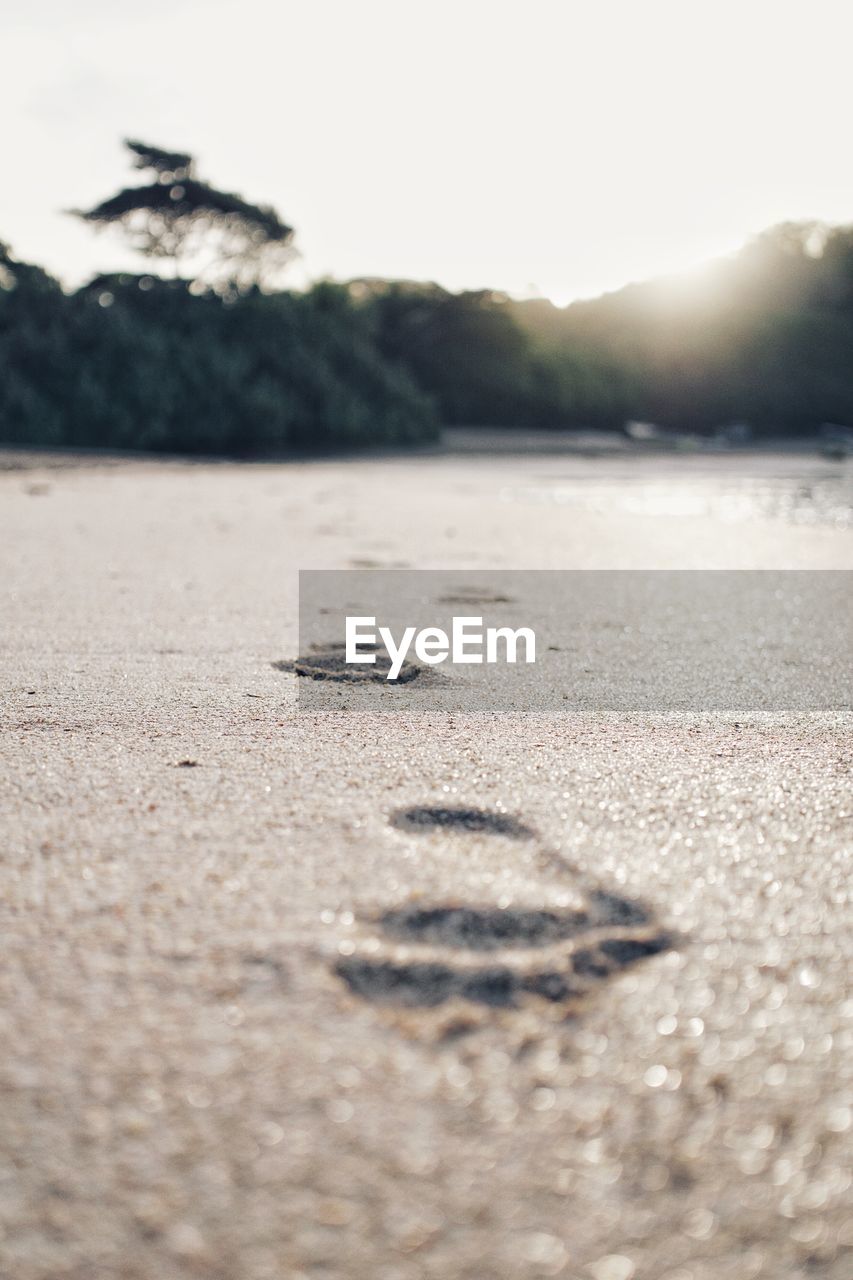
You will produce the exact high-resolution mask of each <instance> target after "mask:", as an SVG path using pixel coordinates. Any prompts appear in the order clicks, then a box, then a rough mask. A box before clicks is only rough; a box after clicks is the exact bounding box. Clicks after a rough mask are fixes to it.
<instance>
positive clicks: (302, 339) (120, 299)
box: [0, 250, 436, 456]
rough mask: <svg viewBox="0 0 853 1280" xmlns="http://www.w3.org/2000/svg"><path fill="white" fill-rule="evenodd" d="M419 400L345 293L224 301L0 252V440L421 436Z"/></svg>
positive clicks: (304, 442)
mask: <svg viewBox="0 0 853 1280" xmlns="http://www.w3.org/2000/svg"><path fill="white" fill-rule="evenodd" d="M435 431H436V419H435V416H434V412H433V409H432V406H431V404H430V402H429V401H428V399H427V398H426V397H425V396H424V395H423V394H422V393H421V392H420V391H418V390H417V388H416V387H415V385H414V384H413V383H412V381H411V379H410V378H409V377H408V376H407V374H406V373H405V372H404V371H403V370H402V369H398V368H395V367H394V366H392V365H390V364H389V363H388V362H387V361H385V360H384V359H383V357H382V356H381V354H380V353H379V351H378V350H377V348H376V346H375V344H374V342H373V339H372V337H371V334H370V331H369V327H368V325H367V323H366V319H365V318H364V317H363V316H361V315H359V314H357V313H356V311H355V309H354V308H353V306H352V304H351V303H350V301H349V299H348V298H347V296H346V294H345V292H344V291H343V290H339V289H336V288H334V287H333V286H325V285H324V286H320V287H318V288H317V289H315V290H314V291H312V292H311V293H309V294H305V295H297V294H290V293H280V294H272V295H265V294H262V293H260V292H259V291H258V290H253V291H251V292H249V293H247V294H246V295H245V296H241V297H238V298H234V299H231V300H226V299H223V298H221V297H219V296H217V295H216V294H212V293H205V294H201V295H198V294H194V293H192V292H191V291H190V289H189V288H188V287H187V284H186V282H184V281H164V280H161V279H158V278H156V277H153V276H142V277H140V276H128V275H120V276H102V277H100V278H98V279H97V280H95V281H93V282H92V283H91V284H90V285H88V286H87V287H86V288H84V289H81V290H79V291H78V292H77V293H74V294H71V295H70V296H68V295H66V294H64V293H63V292H62V290H61V289H60V288H59V286H58V284H57V283H56V282H55V281H54V280H52V279H51V278H50V277H49V276H48V275H47V274H46V273H45V272H43V271H41V270H39V269H38V268H36V267H30V266H26V265H24V264H21V263H17V262H15V261H14V260H13V259H12V258H11V257H10V255H9V253H8V251H6V250H3V251H2V253H0V442H3V443H6V444H9V443H19V444H38V445H55V446H86V447H103V448H111V449H113V448H127V449H142V450H167V451H177V452H185V453H212V454H217V453H219V454H229V455H232V456H234V455H236V456H249V455H258V454H275V453H286V452H301V451H310V452H318V451H323V450H330V449H342V448H343V449H360V448H364V447H367V446H377V445H400V444H414V443H418V442H421V441H425V440H429V439H432V438H433V437H434V435H435Z"/></svg>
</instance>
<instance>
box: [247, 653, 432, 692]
mask: <svg viewBox="0 0 853 1280" xmlns="http://www.w3.org/2000/svg"><path fill="white" fill-rule="evenodd" d="M360 648H361V650H362V652H363V653H370V652H373V653H375V654H376V661H375V662H373V663H369V664H368V663H365V665H364V666H353V665H352V664H348V663H347V661H346V645H344V644H327V645H322V646H317V647H315V648H311V649H309V650H308V652H307V653H305V654H301V655H300V656H299V657H298V658H282V659H281V660H280V661H278V662H273V663H272V666H273V667H274V668H275V670H276V671H289V672H292V673H293V674H294V675H297V676H303V677H306V678H307V679H309V680H337V681H339V682H340V683H342V684H375V683H381V684H384V685H387V684H388V683H389V682H388V680H387V676H388V672H389V671H390V669H391V659H390V658H389V656H388V654H387V653H386V652H385V650H384V649H382V648H380V647H379V646H378V645H369V644H362V645H361V646H360ZM423 670H424V669H423V668H422V667H419V666H418V665H417V663H414V662H404V663H403V665H402V667H401V668H400V673H399V675H398V676H397V679H396V681H395V682H394V683H395V684H408V683H409V682H410V681H411V680H415V679H417V677H418V676H420V675H422V674H423Z"/></svg>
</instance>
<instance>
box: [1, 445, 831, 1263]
mask: <svg viewBox="0 0 853 1280" xmlns="http://www.w3.org/2000/svg"><path fill="white" fill-rule="evenodd" d="M71 461H73V465H71V464H70V463H71ZM4 462H5V465H6V467H7V469H6V470H5V471H2V473H0V570H1V571H2V577H0V581H2V584H3V585H2V591H3V605H2V617H3V631H2V637H3V659H2V661H3V672H4V675H3V684H4V690H5V693H4V707H3V713H4V714H3V735H2V773H0V826H2V864H0V886H1V888H0V902H2V913H3V940H4V947H3V953H4V964H3V966H2V971H0V972H2V983H3V999H2V1014H0V1017H2V1023H3V1026H2V1031H3V1044H4V1052H3V1055H2V1061H0V1085H2V1107H0V1144H2V1151H3V1164H2V1170H0V1275H2V1276H3V1277H4V1280H5V1277H9V1280H54V1278H58V1277H66V1278H73V1280H119V1278H121V1280H178V1278H180V1280H184V1278H185V1277H186V1278H189V1277H211V1278H212V1280H279V1278H285V1277H286V1278H287V1280H291V1278H293V1280H302V1278H303V1277H304V1278H305V1280H308V1278H309V1277H310V1280H337V1278H338V1277H340V1278H342V1280H343V1278H346V1280H420V1278H421V1277H423V1278H425V1280H426V1278H429V1280H432V1278H433V1277H435V1278H436V1280H438V1278H439V1277H440V1278H441V1280H448V1278H453V1280H456V1278H460V1280H461V1278H464V1280H492V1278H494V1280H528V1278H530V1280H533V1278H534V1277H545V1276H562V1277H566V1278H568V1280H750V1278H751V1277H765V1278H766V1280H789V1278H790V1280H793V1278H794V1277H796V1278H797V1280H815V1278H816V1277H817V1278H820V1280H841V1277H846V1276H848V1275H849V1274H850V1266H851V1262H850V1249H851V1246H853V1218H851V1215H850V1211H849V1207H848V1208H845V1205H846V1206H849V1203H850V1180H851V1175H850V1135H851V1094H850V1074H851V1067H850V1063H851V1061H853V1052H852V1051H853V1022H852V1021H851V1020H853V1000H851V998H850V995H849V990H848V985H847V974H848V972H849V964H850V941H849V939H850V927H849V921H850V914H849V897H848V884H849V881H848V878H847V866H846V861H845V854H846V852H847V851H849V845H850V812H851V790H850V772H849V771H850V761H851V736H850V728H851V725H850V716H849V715H842V714H832V713H828V712H825V713H820V714H817V713H814V714H811V715H808V716H804V715H793V714H792V715H790V716H787V717H785V716H782V717H779V716H777V717H775V718H774V717H772V716H771V717H767V716H764V717H762V716H746V717H744V718H742V719H736V718H734V717H733V716H731V715H724V714H721V713H718V714H713V715H712V714H707V715H701V714H696V715H693V716H690V717H685V718H684V719H683V720H682V721H681V722H680V723H674V722H673V721H672V719H671V718H667V717H661V718H660V719H659V720H658V721H656V719H655V717H654V716H649V715H646V716H630V715H622V716H615V715H604V714H602V715H601V716H597V717H596V716H592V717H590V716H585V717H563V718H558V717H552V718H550V719H548V718H543V717H541V716H540V717H524V716H517V717H514V716H508V715H503V716H495V717H492V718H485V719H484V717H482V716H479V717H478V716H464V715H463V716H458V717H452V716H451V717H448V716H447V715H446V714H444V715H439V714H437V713H431V712H430V711H429V709H425V708H424V707H423V706H419V705H417V703H416V702H413V703H412V710H411V713H404V714H399V715H396V716H394V717H388V716H380V715H372V714H370V712H364V711H362V712H359V714H358V715H356V716H353V715H350V714H349V713H346V712H343V711H342V712H340V713H337V714H336V713H332V712H330V713H325V714H321V713H313V714H306V713H305V712H304V711H303V712H301V713H299V714H298V715H297V713H296V711H295V690H296V685H297V681H298V680H299V679H300V677H299V676H298V675H297V674H296V673H295V672H293V671H287V670H281V669H277V668H276V667H275V666H274V665H273V664H274V663H277V662H282V661H285V662H288V661H292V660H293V659H294V658H296V657H297V656H298V655H297V652H296V649H297V642H296V571H297V569H298V568H309V567H312V568H346V567H370V566H372V565H375V566H379V567H401V566H411V567H433V568H464V569H466V570H467V571H470V572H471V573H472V574H474V575H476V570H477V569H485V568H517V569H533V568H740V567H743V568H799V569H815V570H818V569H827V568H835V569H838V568H845V569H849V568H851V567H853V539H851V508H852V507H853V504H852V503H851V497H852V496H853V480H851V470H850V464H843V463H828V462H824V461H822V460H820V459H817V458H812V457H810V456H808V455H798V456H793V455H787V456H786V455H781V454H780V455H771V456H767V455H764V456H762V455H758V454H755V455H738V456H735V455H722V456H719V457H704V456H696V457H685V458H678V457H674V458H663V457H645V458H640V459H632V458H625V457H622V456H619V455H613V456H602V457H576V456H571V455H564V456H551V455H549V454H548V453H546V452H543V453H537V454H536V455H534V456H531V457H528V458H523V457H520V456H516V455H514V454H513V453H512V452H511V451H504V452H502V453H501V454H500V455H498V456H495V457H493V458H488V457H483V456H478V455H477V454H472V453H465V454H464V455H463V454H458V453H457V454H451V455H448V456H442V455H436V456H425V457H421V458H416V459H398V458H378V459H365V460H361V461H347V462H337V461H328V462H317V463H300V464H275V465H272V464H271V465H265V466H260V465H259V466H254V465H252V466H236V465H230V464H204V465H189V464H184V463H180V462H159V461H153V460H151V461H145V460H135V461H121V460H118V461H116V460H112V461H110V460H103V459H97V458H94V459H82V460H81V459H76V460H68V459H61V458H56V459H53V458H50V457H47V456H25V455H8V454H7V455H5V458H4ZM13 463H14V464H15V469H12V464H13ZM843 657H844V655H839V662H841V661H842V660H843ZM416 685H417V682H413V684H412V685H411V686H410V687H411V689H412V690H414V689H415V688H416ZM404 696H408V694H406V693H405V692H404ZM460 810H461V811H462V813H463V814H467V815H468V816H467V818H465V817H463V818H461V819H460V818H458V811H460ZM429 813H432V814H436V813H438V814H439V815H441V814H444V815H445V816H444V817H443V818H442V817H439V818H438V819H436V820H433V819H431V818H429V817H424V814H429ZM454 813H457V819H454V818H453V817H452V815H453V814H454ZM448 814H450V815H451V816H450V817H448V816H447V815H448ZM501 911H503V912H508V913H509V914H508V915H505V916H504V917H503V918H501V917H499V915H498V913H499V912H501ZM501 930H503V934H502V933H501ZM649 939H651V940H654V941H655V945H652V946H651V947H650V948H649V949H647V951H646V953H643V954H641V953H639V952H638V951H637V948H638V947H640V949H641V950H642V946H641V944H642V942H643V940H645V941H648V940H649ZM657 943H660V945H657ZM419 966H420V967H419ZM424 966H426V973H427V976H426V977H424V971H423V967H424ZM413 969H414V970H415V971H416V972H415V977H414V978H413V979H411V980H410V978H411V973H412V970H413ZM495 971H500V972H502V973H503V975H504V976H503V977H498V978H496V977H495ZM348 973H349V974H350V975H353V974H355V975H356V976H357V979H358V980H356V981H350V980H349V979H348V977H347V974H348ZM365 974H367V975H368V976H367V978H366V979H365V978H364V975H365ZM442 974H443V975H444V976H443V977H442V976H441V975H442ZM553 974H557V975H561V980H562V981H563V982H564V984H565V989H561V988H559V987H558V986H555V985H554V980H552V978H550V977H549V975H553ZM567 974H568V975H569V978H567V976H566V975H567ZM401 975H402V976H401ZM407 975H409V976H408V977H407ZM430 975H431V976H430ZM507 975H508V976H507ZM569 979H570V981H569ZM436 983H438V986H436ZM442 983H443V984H444V985H443V986H442ZM569 987H570V988H571V989H569ZM425 997H426V998H425Z"/></svg>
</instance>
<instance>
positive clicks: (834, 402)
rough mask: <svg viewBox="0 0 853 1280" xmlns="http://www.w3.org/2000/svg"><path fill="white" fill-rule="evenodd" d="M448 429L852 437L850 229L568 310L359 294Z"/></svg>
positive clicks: (434, 294) (385, 343)
mask: <svg viewBox="0 0 853 1280" xmlns="http://www.w3.org/2000/svg"><path fill="white" fill-rule="evenodd" d="M350 289H351V291H352V293H353V296H354V298H355V299H356V300H357V301H358V304H359V306H360V307H362V308H363V309H365V310H366V311H367V312H368V313H369V315H370V316H371V321H372V324H373V326H374V331H375V333H376V339H377V343H378V345H379V347H380V349H381V350H382V351H383V352H384V354H385V355H386V356H388V357H389V358H390V359H393V360H395V361H399V362H400V363H402V364H403V365H404V366H405V367H406V368H407V369H408V370H409V371H410V373H411V374H412V375H413V377H414V378H415V379H416V380H417V381H418V382H419V383H420V385H421V386H422V387H423V388H424V390H426V391H428V392H429V393H430V395H432V396H434V397H435V399H436V401H437V403H438V405H439V409H440V412H441V416H442V419H443V420H444V421H445V422H450V423H460V424H468V425H484V426H485V425H514V426H521V427H584V426H603V427H608V426H609V427H620V426H622V425H623V424H624V422H625V421H626V420H628V419H642V420H646V421H651V422H654V423H657V424H659V425H660V426H662V427H664V428H668V429H672V430H676V431H685V432H698V433H703V432H704V433H707V432H710V431H714V430H715V429H718V428H721V427H725V426H727V425H728V424H730V423H733V422H747V423H749V424H751V426H752V428H753V429H754V430H755V431H756V432H757V433H758V434H785V433H796V432H800V433H802V432H811V431H814V430H815V429H816V428H818V427H819V426H820V425H821V424H822V423H825V422H833V423H839V424H842V425H844V424H846V425H848V426H853V227H834V228H827V227H822V226H820V225H817V224H814V223H806V224H786V225H783V226H781V227H778V228H774V229H773V230H771V231H769V232H767V233H765V234H764V235H763V236H760V237H758V239H757V240H756V241H754V242H753V243H752V244H750V245H748V246H747V247H746V248H745V249H744V250H742V251H741V253H739V254H737V255H735V256H734V257H732V258H731V259H728V260H725V261H723V262H720V263H717V264H714V266H713V267H712V268H710V269H709V270H708V272H707V273H706V274H705V275H704V276H698V277H696V278H688V279H686V280H684V281H681V280H671V281H653V282H650V283H648V284H638V285H630V286H629V287H627V288H625V289H622V290H620V291H619V292H618V293H613V294H608V295H606V296H604V297H602V298H598V299H595V300H594V301H590V302H577V303H575V304H573V305H572V306H570V307H567V308H565V309H562V310H561V309H559V308H557V307H554V306H552V305H551V303H549V302H547V301H543V300H541V299H539V300H534V301H529V302H514V301H512V300H510V299H509V298H507V297H505V296H503V295H501V294H497V293H493V292H480V293H467V294H460V295H453V294H450V293H448V292H447V291H446V290H444V289H441V288H439V287H438V286H437V285H419V284H410V283H406V282H383V281H375V280H361V281H354V282H353V283H352V284H351V285H350Z"/></svg>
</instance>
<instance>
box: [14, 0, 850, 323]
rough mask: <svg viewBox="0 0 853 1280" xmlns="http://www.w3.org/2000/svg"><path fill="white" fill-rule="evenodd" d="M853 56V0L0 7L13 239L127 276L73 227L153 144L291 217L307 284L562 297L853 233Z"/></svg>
mask: <svg viewBox="0 0 853 1280" xmlns="http://www.w3.org/2000/svg"><path fill="white" fill-rule="evenodd" d="M851 49H853V3H851V0H418V3H415V0H147V3H145V2H143V0H140V2H139V3H134V2H133V0H130V2H128V0H26V2H23V0H21V2H20V3H17V4H16V3H13V0H5V3H3V0H0V111H2V118H3V120H4V123H5V128H4V134H5V137H4V143H3V150H2V165H3V200H2V204H0V239H4V240H6V241H8V242H9V243H10V244H11V245H12V247H13V250H14V251H15V252H16V254H17V255H18V256H19V257H22V258H26V259H29V260H31V261H38V262H41V263H42V264H44V265H45V266H47V267H49V268H50V269H51V270H53V271H54V272H56V273H57V274H59V275H60V276H61V277H62V278H63V279H64V280H65V281H66V282H68V283H74V282H76V281H78V280H80V279H83V278H85V277H87V276H88V275H89V274H90V273H92V272H94V271H96V270H106V269H115V268H118V267H121V266H129V265H131V264H132V263H133V261H134V260H133V258H132V257H131V256H130V255H129V254H128V253H127V252H126V251H125V250H123V249H122V248H121V247H120V241H119V240H118V238H117V233H116V238H115V239H113V238H112V237H111V236H110V235H108V234H105V235H102V236H95V235H94V234H93V233H92V232H91V230H89V229H87V228H86V227H84V226H83V225H82V224H79V225H78V224H76V223H75V222H74V221H73V220H72V219H70V218H67V217H64V216H62V214H61V212H60V211H61V210H62V209H63V208H69V207H75V206H77V207H79V206H86V205H89V204H92V203H94V202H95V201H96V200H98V199H100V198H102V197H104V196H107V195H110V194H112V193H113V192H114V191H115V190H117V189H118V187H119V186H121V185H124V184H125V183H126V182H127V181H129V180H134V179H131V171H130V170H129V168H128V167H127V166H126V164H125V159H124V155H123V153H122V150H121V148H120V145H119V140H120V138H122V137H124V136H128V135H129V136H131V137H133V136H139V137H141V138H142V139H143V140H145V141H148V142H153V143H156V144H158V145H161V146H164V147H169V148H176V149H187V150H189V151H192V152H193V153H195V154H196V156H197V158H198V164H199V169H200V171H201V173H202V175H203V176H205V177H208V178H209V179H211V180H212V181H214V182H215V183H217V184H219V185H221V186H223V187H225V188H226V189H229V190H233V191H238V192H239V193H240V194H242V195H244V196H246V197H247V198H249V199H253V200H257V201H260V202H268V203H272V204H274V205H275V206H276V207H277V208H278V210H279V212H280V213H281V214H282V216H283V217H284V218H286V219H287V220H288V221H289V222H291V223H292V224H293V225H294V226H295V227H296V229H297V233H298V243H299V247H300V249H301V251H302V255H303V256H302V261H301V264H300V265H299V266H298V267H297V268H296V270H295V273H294V283H297V284H298V283H301V282H302V281H304V280H305V279H306V278H316V277H319V276H323V275H332V276H335V277H338V278H341V279H343V278H349V277H351V276H361V275H377V276H396V277H407V278H413V279H431V280H437V281H439V282H441V283H442V284H445V285H447V286H449V287H451V288H463V287H475V288H476V287H482V286H492V287H496V288H503V289H506V290H508V291H510V292H512V293H515V294H519V295H525V294H529V293H531V292H541V293H543V294H545V295H547V296H549V297H551V298H553V299H554V300H555V301H557V302H560V303H562V302H566V301H568V300H569V299H571V298H575V297H585V296H590V295H593V294H597V293H599V292H601V291H602V290H606V289H613V288H617V287H619V286H620V285H622V284H624V283H626V282H627V281H629V280H632V279H640V278H644V277H647V276H650V275H654V274H657V273H661V272H670V271H674V270H680V269H682V268H686V267H689V266H690V265H692V264H694V263H696V262H699V261H701V260H703V259H705V258H707V257H708V256H711V255H715V254H719V253H723V252H727V251H729V250H732V249H734V248H736V247H737V246H738V245H739V244H741V243H742V242H743V241H744V240H745V239H746V238H747V237H748V236H749V235H750V234H752V233H754V232H757V231H759V230H762V229H763V228H764V227H766V226H769V225H771V224H773V223H775V222H779V221H783V220H786V219H799V218H823V219H827V220H830V221H836V222H853V145H851V132H850V130H851V122H853V75H851V71H850V55H851Z"/></svg>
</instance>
